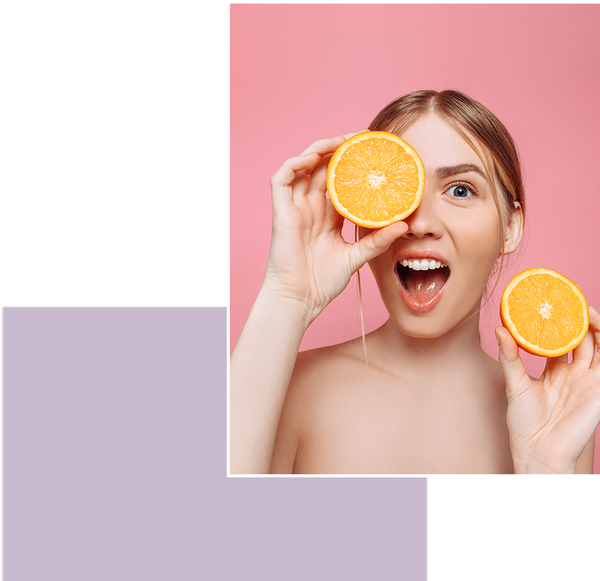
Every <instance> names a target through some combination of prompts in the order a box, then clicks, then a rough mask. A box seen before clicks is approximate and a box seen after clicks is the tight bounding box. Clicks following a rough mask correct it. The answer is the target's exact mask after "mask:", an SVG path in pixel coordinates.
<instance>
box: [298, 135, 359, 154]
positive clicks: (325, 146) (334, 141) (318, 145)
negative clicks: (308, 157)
mask: <svg viewBox="0 0 600 581" xmlns="http://www.w3.org/2000/svg"><path fill="white" fill-rule="evenodd" d="M346 139H348V138H347V137H346V136H345V135H338V136H337V137H330V138H328V139H319V140H318V141H315V142H314V143H311V144H310V145H309V146H308V147H307V148H306V149H305V150H304V151H303V152H302V153H303V154H306V153H318V154H319V155H320V156H323V155H327V154H328V153H333V152H334V151H335V150H336V149H337V148H338V147H339V146H340V145H342V143H344V141H346Z"/></svg>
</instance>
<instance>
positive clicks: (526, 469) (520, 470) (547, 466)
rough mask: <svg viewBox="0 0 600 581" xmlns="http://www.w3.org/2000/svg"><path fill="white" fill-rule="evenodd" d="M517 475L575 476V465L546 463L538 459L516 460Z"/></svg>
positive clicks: (514, 459) (514, 462)
mask: <svg viewBox="0 0 600 581" xmlns="http://www.w3.org/2000/svg"><path fill="white" fill-rule="evenodd" d="M513 466H514V472H515V474H575V465H574V464H573V465H571V463H567V462H564V463H562V462H545V461H542V460H539V459H537V458H531V457H530V458H514V457H513Z"/></svg>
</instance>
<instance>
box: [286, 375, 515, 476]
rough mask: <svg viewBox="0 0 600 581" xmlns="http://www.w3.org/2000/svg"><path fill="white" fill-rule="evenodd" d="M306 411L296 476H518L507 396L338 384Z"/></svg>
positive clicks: (387, 384)
mask: <svg viewBox="0 0 600 581" xmlns="http://www.w3.org/2000/svg"><path fill="white" fill-rule="evenodd" d="M306 413H307V415H308V417H307V418H306V419H307V420H308V421H307V422H306V424H305V425H306V426H307V428H306V430H305V432H304V433H303V434H302V437H301V442H300V446H299V449H298V453H297V455H296V462H295V465H294V471H295V472H299V473H301V472H304V473H326V474H336V473H337V474H435V473H444V474H450V473H461V474H466V473H506V472H511V471H512V459H511V455H510V447H509V439H508V430H507V427H506V421H505V418H506V400H505V398H504V397H503V394H502V393H501V392H497V391H496V392H489V391H488V392H485V391H481V392H480V393H477V392H474V393H470V392H469V391H468V390H464V389H461V387H460V386H456V389H454V390H452V389H451V388H448V386H445V388H444V389H443V390H435V389H433V390H432V389H419V388H418V387H415V386H398V385H397V384H396V385H395V384H393V382H386V381H380V382H378V383H377V384H371V386H369V387H364V386H363V387H362V388H350V389H349V388H348V387H347V386H339V387H336V386H330V389H327V390H324V391H323V393H322V394H321V396H320V397H319V398H317V401H315V402H313V405H312V406H311V407H310V409H307V410H306Z"/></svg>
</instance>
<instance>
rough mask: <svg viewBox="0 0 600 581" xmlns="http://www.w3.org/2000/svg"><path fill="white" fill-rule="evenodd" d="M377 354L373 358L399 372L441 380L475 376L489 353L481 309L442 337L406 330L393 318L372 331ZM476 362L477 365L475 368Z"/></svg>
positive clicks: (375, 361) (385, 366) (421, 379)
mask: <svg viewBox="0 0 600 581" xmlns="http://www.w3.org/2000/svg"><path fill="white" fill-rule="evenodd" d="M371 343H372V345H373V348H371V349H370V348H369V345H367V350H368V351H376V353H377V355H376V356H375V357H373V358H372V362H373V363H374V364H375V365H377V364H378V362H379V363H380V364H381V366H382V367H384V368H386V369H388V370H389V371H391V372H392V373H394V374H397V375H398V376H403V377H407V376H413V377H415V378H417V377H418V378H419V380H420V381H425V382H428V383H429V382H436V383H437V382H438V380H442V381H443V380H447V379H448V378H449V374H450V373H451V374H452V376H453V377H461V376H463V374H464V375H465V376H472V375H473V372H474V371H475V369H476V368H477V367H478V366H479V365H482V364H484V363H485V362H486V361H487V359H488V356H487V355H486V353H485V352H484V351H483V349H482V348H481V344H480V342H479V313H477V315H475V316H474V317H472V318H470V319H469V320H467V321H465V322H464V323H462V324H461V325H459V326H458V327H455V328H454V329H452V330H450V331H448V332H447V333H445V334H444V335H442V336H440V337H433V338H417V337H410V336H408V335H406V334H405V333H403V332H402V331H401V330H400V329H399V328H398V327H397V326H396V324H395V323H394V322H393V321H392V320H391V319H388V321H387V322H386V323H385V324H384V325H383V326H382V327H380V328H379V329H378V330H377V331H375V332H374V333H373V338H372V342H371ZM474 366H475V368H474Z"/></svg>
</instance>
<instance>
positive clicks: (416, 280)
mask: <svg viewBox="0 0 600 581" xmlns="http://www.w3.org/2000/svg"><path fill="white" fill-rule="evenodd" d="M448 274H449V273H448V269H447V268H436V269H435V270H413V269H412V268H405V269H404V283H405V284H406V288H407V290H408V292H409V293H410V294H411V295H412V297H413V298H415V299H416V300H417V301H419V302H420V303H426V302H427V301H428V300H430V299H431V298H433V297H434V296H435V295H436V294H437V293H438V292H439V290H440V289H441V288H442V287H443V286H444V283H445V282H446V280H447V279H448Z"/></svg>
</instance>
